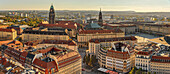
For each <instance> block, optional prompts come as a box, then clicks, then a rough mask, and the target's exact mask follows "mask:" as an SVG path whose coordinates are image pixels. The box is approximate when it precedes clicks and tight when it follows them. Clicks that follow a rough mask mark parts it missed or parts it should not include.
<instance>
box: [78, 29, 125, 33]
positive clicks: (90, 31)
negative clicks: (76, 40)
mask: <svg viewBox="0 0 170 74" xmlns="http://www.w3.org/2000/svg"><path fill="white" fill-rule="evenodd" d="M96 33H123V31H122V30H120V29H114V30H82V31H80V32H79V34H96Z"/></svg>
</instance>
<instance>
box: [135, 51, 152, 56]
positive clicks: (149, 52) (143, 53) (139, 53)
mask: <svg viewBox="0 0 170 74" xmlns="http://www.w3.org/2000/svg"><path fill="white" fill-rule="evenodd" d="M137 54H138V55H146V56H148V55H150V54H152V51H148V52H146V51H139V52H138V53H137Z"/></svg>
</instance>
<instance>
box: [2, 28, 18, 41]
mask: <svg viewBox="0 0 170 74" xmlns="http://www.w3.org/2000/svg"><path fill="white" fill-rule="evenodd" d="M16 37H17V31H16V30H14V29H3V28H0V40H14V39H15V38H16Z"/></svg>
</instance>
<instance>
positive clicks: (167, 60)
mask: <svg viewBox="0 0 170 74" xmlns="http://www.w3.org/2000/svg"><path fill="white" fill-rule="evenodd" d="M163 60H164V61H163ZM151 62H158V63H170V57H163V56H152V59H151Z"/></svg>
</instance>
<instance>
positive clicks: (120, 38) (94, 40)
mask: <svg viewBox="0 0 170 74" xmlns="http://www.w3.org/2000/svg"><path fill="white" fill-rule="evenodd" d="M126 40H131V41H135V40H137V38H136V37H135V36H129V37H119V38H101V39H91V40H89V42H94V43H100V42H113V41H126Z"/></svg>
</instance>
